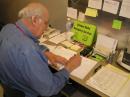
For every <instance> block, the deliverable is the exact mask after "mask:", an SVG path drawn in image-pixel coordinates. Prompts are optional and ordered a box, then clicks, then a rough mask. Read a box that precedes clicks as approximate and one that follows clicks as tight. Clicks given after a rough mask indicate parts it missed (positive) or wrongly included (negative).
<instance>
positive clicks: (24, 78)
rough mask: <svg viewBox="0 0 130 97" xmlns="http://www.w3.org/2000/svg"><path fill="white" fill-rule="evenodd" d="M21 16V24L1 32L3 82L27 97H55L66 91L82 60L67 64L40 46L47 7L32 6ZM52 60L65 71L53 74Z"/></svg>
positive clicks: (7, 27) (46, 19)
mask: <svg viewBox="0 0 130 97" xmlns="http://www.w3.org/2000/svg"><path fill="white" fill-rule="evenodd" d="M19 16H20V17H21V19H20V20H18V21H17V22H16V23H15V24H7V25H6V26H4V27H3V28H2V30H1V32H0V80H1V81H2V83H3V84H4V85H6V86H8V87H10V88H12V89H17V90H19V91H22V92H23V93H24V94H25V97H37V96H38V95H41V96H51V95H55V94H57V93H58V92H59V91H60V90H61V89H62V88H63V87H64V85H65V83H66V82H67V80H68V78H69V73H70V72H71V71H72V70H74V69H75V68H77V67H78V66H79V65H80V63H81V58H80V56H78V55H76V56H73V57H72V58H70V59H69V60H67V59H65V58H63V57H61V56H57V55H55V54H53V53H52V52H50V51H49V50H48V48H47V47H45V46H39V44H38V40H37V39H38V38H39V37H40V36H41V35H42V34H43V31H45V30H46V28H47V27H48V19H49V14H48V10H47V8H46V7H45V6H44V5H43V4H41V3H30V4H28V5H27V6H26V7H24V8H23V9H22V10H21V11H20V12H19ZM48 60H49V61H50V62H51V63H52V64H56V63H61V64H64V65H65V68H64V69H62V70H60V71H58V72H56V73H52V72H51V71H50V69H49V67H48V65H49V64H48ZM5 96H6V95H5ZM9 97H11V96H9ZM14 97H16V96H15V95H14ZM17 97H18V96H17Z"/></svg>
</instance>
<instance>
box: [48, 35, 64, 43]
mask: <svg viewBox="0 0 130 97" xmlns="http://www.w3.org/2000/svg"><path fill="white" fill-rule="evenodd" d="M64 40H66V34H65V33H62V34H59V35H57V36H55V37H53V38H51V39H49V41H50V42H52V43H55V44H59V43H60V42H62V41H64Z"/></svg>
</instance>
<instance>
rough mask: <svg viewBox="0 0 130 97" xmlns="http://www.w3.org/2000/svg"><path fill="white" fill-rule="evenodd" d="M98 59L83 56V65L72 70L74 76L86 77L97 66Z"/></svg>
mask: <svg viewBox="0 0 130 97" xmlns="http://www.w3.org/2000/svg"><path fill="white" fill-rule="evenodd" d="M96 64H97V61H94V60H91V59H88V58H85V57H82V61H81V65H80V66H79V67H78V68H76V69H75V70H73V71H72V72H71V75H72V76H75V77H77V78H79V79H84V78H85V77H86V76H87V75H88V74H89V73H90V72H91V70H92V69H93V68H94V67H95V66H96Z"/></svg>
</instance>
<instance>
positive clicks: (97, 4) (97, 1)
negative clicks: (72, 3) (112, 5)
mask: <svg viewBox="0 0 130 97" xmlns="http://www.w3.org/2000/svg"><path fill="white" fill-rule="evenodd" d="M88 7H91V8H95V9H101V8H102V0H89V2H88Z"/></svg>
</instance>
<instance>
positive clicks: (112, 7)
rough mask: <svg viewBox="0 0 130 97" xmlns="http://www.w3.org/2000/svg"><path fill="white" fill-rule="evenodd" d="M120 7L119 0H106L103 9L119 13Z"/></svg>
mask: <svg viewBox="0 0 130 97" xmlns="http://www.w3.org/2000/svg"><path fill="white" fill-rule="evenodd" d="M118 8H119V1H115V0H104V4H103V11H106V12H109V13H113V14H117V12H118Z"/></svg>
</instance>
